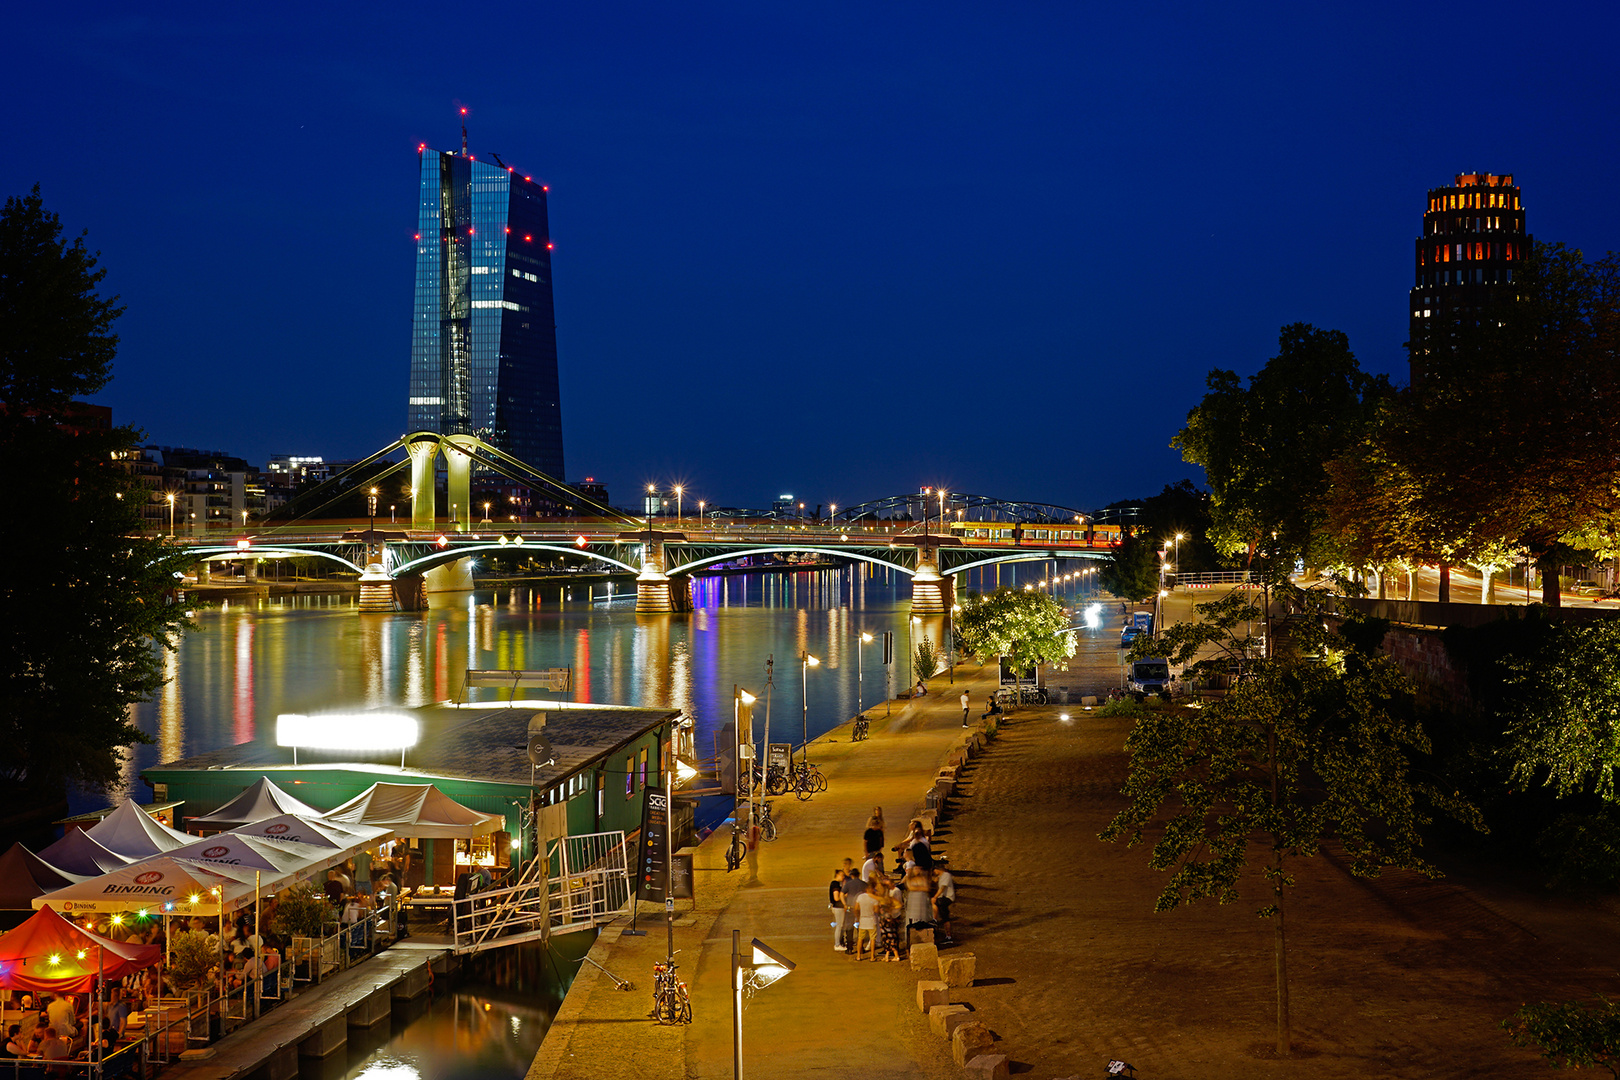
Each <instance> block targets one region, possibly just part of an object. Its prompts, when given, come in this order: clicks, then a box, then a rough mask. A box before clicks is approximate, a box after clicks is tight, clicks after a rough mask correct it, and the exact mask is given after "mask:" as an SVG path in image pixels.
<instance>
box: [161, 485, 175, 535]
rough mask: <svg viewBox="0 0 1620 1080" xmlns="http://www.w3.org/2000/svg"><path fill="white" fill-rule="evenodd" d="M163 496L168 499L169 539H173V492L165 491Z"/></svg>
mask: <svg viewBox="0 0 1620 1080" xmlns="http://www.w3.org/2000/svg"><path fill="white" fill-rule="evenodd" d="M163 497H164V498H165V499H167V500H169V539H170V540H173V539H174V492H172V491H170V492H167V493H165V494H164V496H163Z"/></svg>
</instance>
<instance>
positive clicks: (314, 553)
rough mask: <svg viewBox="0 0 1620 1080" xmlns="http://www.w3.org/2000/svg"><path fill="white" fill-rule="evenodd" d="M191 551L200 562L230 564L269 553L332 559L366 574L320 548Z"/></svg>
mask: <svg viewBox="0 0 1620 1080" xmlns="http://www.w3.org/2000/svg"><path fill="white" fill-rule="evenodd" d="M191 550H192V551H193V552H195V553H197V554H199V555H201V556H202V558H201V559H199V560H197V561H198V562H215V561H219V562H230V561H232V560H235V559H251V558H253V557H254V556H255V555H264V554H267V553H274V554H277V555H286V556H288V557H289V558H305V557H311V558H317V559H331V560H332V561H333V562H335V563H339V564H341V565H343V566H346V567H348V568H349V569H350V570H353V571H354V572H355V573H357V574H363V573H365V572H366V571H365V567H363V566H356V565H355V564H354V563H352V562H350V561H349V560H348V559H345V558H344V557H343V556H341V555H334V554H332V553H331V552H330V551H322V550H321V549H320V548H313V547H309V548H290V547H280V546H277V545H274V544H254V545H253V546H252V547H246V548H239V547H234V546H233V547H194V548H192V549H191Z"/></svg>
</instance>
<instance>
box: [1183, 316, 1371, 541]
mask: <svg viewBox="0 0 1620 1080" xmlns="http://www.w3.org/2000/svg"><path fill="white" fill-rule="evenodd" d="M1278 345H1279V347H1278V352H1277V355H1276V356H1275V357H1273V358H1272V359H1271V360H1270V361H1268V362H1267V363H1266V366H1265V367H1263V368H1262V369H1261V370H1260V372H1259V373H1258V374H1256V375H1254V376H1253V377H1251V378H1250V379H1249V385H1248V386H1247V387H1245V386H1244V385H1243V383H1242V381H1241V380H1240V379H1239V377H1238V375H1237V373H1236V372H1233V371H1224V370H1220V369H1216V370H1214V371H1211V372H1210V373H1209V378H1208V386H1209V393H1207V394H1206V395H1204V400H1203V401H1202V402H1200V403H1199V404H1198V405H1197V406H1196V407H1195V408H1194V409H1193V410H1192V411H1191V412H1189V413H1188V414H1187V426H1186V427H1184V428H1183V429H1182V430H1181V432H1180V433H1179V434H1177V435H1176V437H1175V438H1174V439H1172V440H1171V442H1170V445H1171V446H1173V447H1176V448H1178V449H1180V450H1181V453H1182V457H1184V458H1185V459H1186V460H1187V461H1190V462H1192V463H1193V464H1195V465H1201V466H1203V469H1204V475H1205V476H1206V478H1207V479H1208V480H1209V486H1210V493H1211V496H1210V504H1211V505H1210V517H1211V528H1210V531H1209V536H1210V540H1211V541H1212V542H1213V543H1214V545H1215V548H1216V549H1217V550H1218V551H1220V552H1221V553H1222V554H1226V555H1235V554H1239V553H1244V554H1247V555H1248V556H1251V557H1252V556H1254V555H1256V554H1262V555H1267V556H1271V557H1274V558H1276V559H1278V560H1280V561H1283V562H1286V563H1292V562H1293V561H1294V560H1295V559H1297V558H1304V559H1306V560H1307V561H1310V562H1313V563H1315V564H1316V565H1324V564H1326V563H1327V562H1330V561H1333V560H1332V551H1331V549H1329V548H1327V547H1326V541H1327V537H1328V534H1327V531H1326V529H1325V524H1326V520H1327V508H1326V499H1325V494H1326V488H1327V477H1326V473H1325V468H1326V465H1327V463H1328V462H1329V461H1332V460H1333V459H1335V458H1337V457H1338V456H1339V455H1340V454H1341V453H1342V452H1343V450H1344V448H1345V447H1346V446H1348V445H1350V444H1351V443H1352V442H1354V441H1355V440H1356V439H1357V438H1359V437H1360V434H1361V429H1362V427H1363V425H1364V423H1365V422H1366V419H1367V417H1368V414H1369V412H1370V410H1371V409H1372V407H1373V405H1374V403H1375V402H1377V401H1378V400H1379V399H1381V398H1383V397H1386V396H1388V394H1389V393H1390V392H1391V391H1390V387H1389V381H1388V379H1387V378H1385V377H1384V376H1382V375H1380V376H1376V377H1374V376H1370V375H1368V374H1366V373H1365V372H1363V371H1362V370H1361V365H1360V364H1358V363H1357V362H1356V358H1355V355H1354V354H1353V353H1351V351H1350V343H1349V340H1348V339H1347V338H1346V337H1345V335H1344V334H1342V333H1340V332H1339V331H1337V330H1318V329H1317V328H1316V327H1314V326H1310V325H1308V324H1305V323H1293V324H1291V325H1289V326H1285V327H1283V328H1282V332H1281V334H1280V336H1279V342H1278Z"/></svg>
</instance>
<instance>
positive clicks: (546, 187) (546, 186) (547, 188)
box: [540, 184, 551, 191]
mask: <svg viewBox="0 0 1620 1080" xmlns="http://www.w3.org/2000/svg"><path fill="white" fill-rule="evenodd" d="M540 190H541V191H550V190H551V185H550V184H541V185H540Z"/></svg>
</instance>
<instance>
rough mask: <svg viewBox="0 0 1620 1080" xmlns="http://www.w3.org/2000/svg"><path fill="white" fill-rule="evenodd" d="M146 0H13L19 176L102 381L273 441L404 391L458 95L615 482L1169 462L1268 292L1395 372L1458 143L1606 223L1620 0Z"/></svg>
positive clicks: (735, 491)
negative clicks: (424, 152) (84, 291)
mask: <svg viewBox="0 0 1620 1080" xmlns="http://www.w3.org/2000/svg"><path fill="white" fill-rule="evenodd" d="M147 6H149V7H151V8H152V9H154V10H161V11H162V12H163V13H162V14H157V15H146V14H135V13H133V12H135V11H136V9H137V7H138V6H137V5H128V6H127V7H125V8H123V9H119V8H105V7H99V6H95V5H92V6H91V7H90V8H89V9H86V8H84V7H82V6H70V7H69V8H62V7H60V6H58V5H51V4H37V5H27V6H26V7H24V8H19V9H16V10H13V11H11V12H10V13H9V14H8V21H7V36H8V38H9V39H10V48H8V50H7V63H6V64H5V65H4V66H3V67H0V86H3V88H4V90H5V94H4V100H5V101H6V102H7V103H8V108H7V109H6V110H5V112H4V113H3V114H0V134H3V143H0V145H3V146H4V147H5V150H4V152H3V153H0V193H4V194H16V193H21V192H23V191H25V190H27V188H28V187H30V186H31V185H32V184H33V183H34V182H35V181H38V182H40V183H41V184H42V186H43V192H44V196H45V199H46V202H47V205H48V206H50V207H51V208H52V209H54V210H55V211H57V212H58V213H59V214H60V215H61V217H62V219H63V221H64V223H65V224H66V226H67V227H68V228H69V229H70V230H73V231H75V232H76V231H78V230H81V229H88V230H89V231H90V242H91V244H92V246H94V247H96V248H99V249H100V250H101V252H102V253H103V261H104V264H105V266H106V267H107V269H108V277H107V282H106V285H107V287H108V288H109V290H110V291H113V292H117V293H119V294H120V295H121V296H122V297H123V300H124V302H125V303H126V304H127V305H128V308H129V311H128V314H127V315H126V316H125V317H124V319H123V320H122V322H121V323H120V326H119V328H120V332H121V334H122V337H123V345H122V348H121V351H120V355H119V360H118V363H117V366H116V369H115V375H116V377H115V380H114V382H113V384H112V385H111V386H110V387H109V388H108V390H107V391H106V392H105V393H104V394H103V395H101V397H100V399H99V400H101V401H103V402H105V403H108V404H111V405H112V406H113V408H114V409H115V419H116V420H117V421H119V422H127V423H133V424H135V425H137V426H140V427H143V428H145V429H146V430H147V432H148V434H149V436H150V438H151V439H152V440H153V441H156V442H163V443H171V444H182V445H191V446H204V447H210V448H219V449H226V450H229V451H232V452H235V453H240V454H242V455H245V456H247V457H249V458H251V459H253V460H256V461H258V462H260V463H261V464H262V462H263V461H264V459H265V458H266V457H267V456H268V455H270V454H274V453H293V454H323V455H325V456H326V457H328V458H344V457H354V456H359V455H361V454H364V453H366V452H369V451H371V450H373V449H375V448H376V447H378V446H380V445H382V444H383V443H385V442H387V441H388V440H389V439H391V438H393V437H394V436H396V435H398V434H399V433H400V431H401V429H402V427H403V425H404V422H405V393H406V385H405V384H406V372H407V366H408V331H409V324H410V301H411V287H412V274H413V246H414V245H413V241H412V234H413V231H414V225H415V197H416V189H415V184H416V176H417V159H416V147H417V144H418V143H421V142H427V143H429V144H430V145H434V146H440V147H449V146H452V145H454V144H455V143H456V141H457V140H458V139H459V135H458V133H457V129H456V116H455V111H456V107H457V106H458V105H460V104H466V105H468V106H469V107H470V109H471V123H470V127H471V131H472V147H473V151H474V153H487V152H489V151H495V152H497V153H499V154H500V155H501V156H502V157H503V158H504V159H505V160H506V161H507V162H509V163H511V164H514V165H516V166H517V167H518V168H519V169H521V170H522V171H524V172H528V173H532V174H533V175H535V176H536V178H538V179H544V180H545V181H546V182H548V183H549V184H550V186H551V218H552V231H553V234H554V236H555V239H556V244H557V249H556V252H555V253H554V259H555V279H556V301H557V321H558V343H559V349H560V352H561V358H562V384H563V415H564V424H565V439H566V453H567V460H568V473H569V477H568V478H569V479H579V478H580V477H583V476H585V475H592V476H595V477H596V478H597V479H599V480H605V481H606V482H607V483H608V484H609V486H610V489H611V491H612V494H613V496H614V498H615V501H618V502H621V503H626V504H628V503H630V502H632V501H633V499H634V494H635V491H636V489H637V488H639V487H640V486H641V485H642V484H644V483H645V482H647V481H649V480H651V481H657V482H661V483H671V482H674V481H676V480H683V481H685V483H686V484H687V486H688V490H689V491H691V492H692V493H693V495H692V497H693V498H696V497H706V498H708V499H709V500H710V501H711V502H724V503H742V504H745V505H761V504H764V503H765V502H767V501H768V500H769V499H770V498H771V497H772V496H774V495H776V494H779V493H781V492H792V493H794V494H795V495H797V496H799V497H802V498H804V499H806V500H807V501H809V502H811V503H815V502H827V501H835V502H838V503H840V504H844V505H848V504H850V503H853V502H857V501H860V500H863V499H867V498H874V497H880V496H883V495H889V494H895V493H898V492H900V491H903V490H907V489H912V488H915V487H917V486H919V485H922V484H939V483H943V484H945V485H947V486H949V487H950V488H951V489H953V490H963V491H972V492H979V493H986V494H997V495H1005V496H1010V497H1022V498H1032V499H1046V500H1051V501H1056V502H1059V503H1064V504H1069V505H1074V506H1078V507H1082V508H1090V507H1093V506H1098V505H1101V504H1103V503H1106V502H1108V501H1110V500H1113V499H1116V498H1120V497H1126V496H1137V495H1145V494H1151V493H1153V492H1155V491H1157V490H1158V489H1159V487H1160V486H1161V485H1163V484H1164V483H1166V482H1169V481H1173V480H1176V479H1178V478H1180V477H1182V476H1184V475H1190V474H1191V473H1190V468H1189V467H1188V466H1186V465H1185V464H1183V463H1182V462H1181V461H1180V459H1179V455H1177V454H1176V452H1175V451H1173V450H1170V449H1169V448H1168V446H1167V443H1168V441H1169V439H1170V437H1171V436H1172V435H1173V434H1174V433H1175V432H1176V430H1177V429H1178V428H1179V427H1180V424H1181V422H1182V421H1183V419H1184V418H1185V415H1186V411H1187V409H1188V408H1190V407H1191V406H1192V405H1193V404H1195V403H1196V402H1197V400H1198V399H1199V397H1200V396H1201V394H1202V392H1203V378H1204V375H1205V373H1206V372H1207V371H1208V370H1209V368H1211V367H1212V366H1220V367H1232V368H1235V369H1236V370H1238V371H1239V372H1241V373H1243V374H1250V373H1252V372H1253V371H1255V370H1256V369H1258V368H1259V367H1260V366H1261V365H1262V364H1263V363H1264V362H1265V360H1266V359H1267V358H1268V357H1270V356H1271V355H1272V354H1273V352H1274V351H1275V346H1276V335H1277V330H1278V328H1279V327H1280V326H1281V325H1282V324H1284V323H1287V322H1293V321H1306V322H1311V323H1315V324H1317V325H1318V326H1324V327H1334V328H1338V329H1341V330H1344V331H1345V332H1346V333H1347V334H1349V336H1350V341H1351V345H1352V347H1353V348H1354V349H1355V351H1356V353H1357V355H1358V356H1359V357H1360V358H1361V361H1362V364H1363V365H1364V366H1365V367H1367V368H1369V369H1371V370H1375V371H1387V372H1391V373H1393V374H1395V375H1396V376H1397V377H1398V378H1399V379H1400V380H1401V381H1404V379H1405V358H1404V354H1403V352H1402V349H1401V343H1402V341H1404V340H1405V336H1406V290H1407V288H1408V287H1409V286H1410V285H1411V280H1412V241H1413V239H1414V237H1415V236H1416V235H1417V232H1418V230H1419V227H1420V224H1421V214H1422V209H1423V204H1424V199H1425V193H1426V191H1427V190H1428V189H1429V188H1430V187H1436V186H1440V185H1443V184H1446V183H1449V182H1450V180H1451V177H1452V176H1453V175H1454V174H1456V173H1458V172H1463V171H1474V170H1480V171H1493V172H1512V173H1513V174H1514V175H1515V177H1516V178H1517V180H1518V182H1519V183H1520V184H1521V185H1522V186H1523V188H1524V196H1525V204H1526V206H1527V209H1528V215H1529V225H1530V230H1531V231H1532V232H1533V233H1534V234H1536V235H1537V236H1538V237H1540V238H1544V239H1561V240H1564V241H1566V242H1569V243H1571V244H1574V245H1576V246H1579V247H1582V248H1584V249H1585V250H1586V251H1587V252H1588V254H1597V253H1601V252H1602V251H1605V250H1608V249H1611V248H1620V197H1617V195H1616V190H1617V189H1616V179H1617V177H1620V160H1617V158H1620V139H1617V138H1616V135H1617V132H1616V116H1617V111H1620V92H1617V90H1620V87H1617V81H1620V64H1617V63H1616V62H1615V51H1614V50H1615V42H1616V41H1617V40H1620V15H1617V7H1616V5H1614V4H1613V3H1603V4H1598V3H1592V4H1566V5H1559V4H1552V5H1540V6H1530V7H1526V6H1524V5H1522V4H1511V5H1510V4H1489V3H1477V2H1476V3H1470V4H1466V5H1461V6H1459V5H1455V4H1449V5H1421V6H1420V5H1409V4H1388V5H1365V4H1363V5H1352V6H1350V8H1351V10H1346V6H1345V5H1334V6H1329V5H1300V4H1288V5H1276V6H1266V7H1259V6H1246V5H1207V4H1196V5H1194V4H1186V5H1118V4H1111V5H1101V4H1086V5H1081V4H1052V5H1029V4H1017V5H1001V4H982V3H981V4H971V5H968V4H939V3H930V4H926V5H913V6H901V5H888V4H885V5H869V4H858V5H844V6H831V7H829V6H827V5H811V6H802V5H801V6H798V7H795V8H792V9H791V10H789V9H788V7H787V6H786V5H771V4H766V5H761V4H755V3H748V4H731V5H720V4H700V5H678V6H670V5H651V4H648V5H637V6H624V5H615V4H605V3H591V4H568V5H563V4H537V3H526V4H521V5H512V6H510V7H507V8H505V9H504V10H503V9H502V8H500V7H498V6H495V5H465V6H459V7H458V6H456V5H446V4H443V3H434V4H431V5H418V4H391V5H366V8H367V13H365V14H358V13H348V12H346V11H344V10H343V9H346V8H348V7H349V5H320V6H310V7H301V6H285V5H260V6H258V7H256V8H254V9H253V11H252V12H251V13H244V14H236V13H232V12H230V11H228V10H226V9H227V8H229V7H230V5H225V6H221V5H215V4H209V5H202V6H197V7H195V8H191V9H189V10H188V9H187V8H185V7H183V6H180V5H141V6H139V7H147ZM332 8H336V9H339V11H338V13H337V14H334V13H333V12H332V10H329V9H332ZM874 9H876V10H874Z"/></svg>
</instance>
